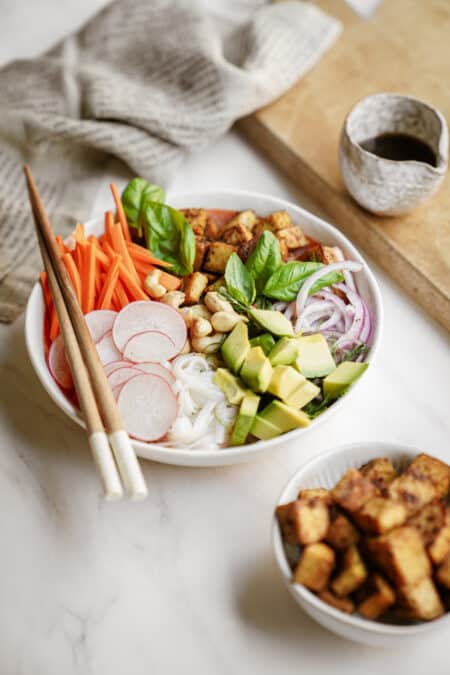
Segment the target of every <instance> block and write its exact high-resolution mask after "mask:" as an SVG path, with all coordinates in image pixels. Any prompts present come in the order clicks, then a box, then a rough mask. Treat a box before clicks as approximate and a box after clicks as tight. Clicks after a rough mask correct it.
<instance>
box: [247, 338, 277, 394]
mask: <svg viewBox="0 0 450 675" xmlns="http://www.w3.org/2000/svg"><path fill="white" fill-rule="evenodd" d="M240 376H241V378H242V380H243V381H244V382H245V384H247V385H248V386H249V387H250V389H251V390H252V391H256V392H259V393H263V392H264V391H266V389H267V387H268V386H269V382H270V379H271V377H272V366H271V365H270V361H269V359H268V358H267V356H266V355H265V354H264V352H263V350H262V347H251V348H250V349H249V350H248V353H247V356H246V357H245V359H244V363H243V364H242V368H241V371H240Z"/></svg>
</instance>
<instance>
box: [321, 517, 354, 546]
mask: <svg viewBox="0 0 450 675" xmlns="http://www.w3.org/2000/svg"><path fill="white" fill-rule="evenodd" d="M358 539H359V533H358V530H357V529H356V528H355V527H354V525H353V524H352V523H351V522H350V520H349V519H348V518H347V516H344V514H343V513H338V514H337V515H336V517H335V518H334V519H332V520H331V523H330V527H329V528H328V532H327V534H326V537H325V541H326V542H327V544H330V546H332V547H333V548H334V549H336V550H337V551H343V550H345V549H346V548H348V547H349V546H352V544H356V542H357V541H358Z"/></svg>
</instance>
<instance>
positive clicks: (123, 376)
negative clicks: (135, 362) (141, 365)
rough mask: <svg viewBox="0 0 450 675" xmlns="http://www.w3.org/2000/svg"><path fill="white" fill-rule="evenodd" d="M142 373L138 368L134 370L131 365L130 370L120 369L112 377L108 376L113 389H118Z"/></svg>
mask: <svg viewBox="0 0 450 675" xmlns="http://www.w3.org/2000/svg"><path fill="white" fill-rule="evenodd" d="M140 373H141V371H140V370H138V369H137V368H132V367H131V365H130V366H129V367H128V368H119V369H118V370H115V371H114V372H113V373H111V375H108V382H109V384H110V386H111V388H112V389H114V387H117V385H119V384H123V383H124V382H128V380H130V379H131V378H132V377H135V376H136V375H140Z"/></svg>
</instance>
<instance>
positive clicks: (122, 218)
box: [109, 183, 131, 241]
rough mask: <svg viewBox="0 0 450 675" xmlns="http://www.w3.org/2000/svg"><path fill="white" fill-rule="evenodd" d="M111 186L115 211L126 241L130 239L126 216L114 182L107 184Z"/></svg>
mask: <svg viewBox="0 0 450 675" xmlns="http://www.w3.org/2000/svg"><path fill="white" fill-rule="evenodd" d="M109 187H110V188H111V192H112V195H113V198H114V202H115V204H116V211H117V217H118V219H119V223H120V226H121V228H122V232H123V236H124V238H125V240H126V241H131V235H130V229H129V227H128V221H127V217H126V215H125V211H124V210H123V204H122V200H121V199H120V195H119V192H118V190H117V187H116V186H115V185H114V183H111V185H110V186H109Z"/></svg>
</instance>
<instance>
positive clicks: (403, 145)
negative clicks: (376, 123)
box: [360, 134, 437, 166]
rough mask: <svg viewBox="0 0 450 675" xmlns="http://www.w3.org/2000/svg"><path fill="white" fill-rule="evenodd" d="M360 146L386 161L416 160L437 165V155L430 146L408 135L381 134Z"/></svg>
mask: <svg viewBox="0 0 450 675" xmlns="http://www.w3.org/2000/svg"><path fill="white" fill-rule="evenodd" d="M360 145H361V147H362V148H364V150H368V151H369V152H371V153H372V154H374V155H378V157H383V158H384V159H393V160H396V161H397V162H406V161H408V160H415V161H417V162H425V163H426V164H431V166H436V164H437V158H436V155H435V153H434V151H433V150H432V149H431V148H430V146H429V145H428V144H427V143H424V142H423V141H421V140H419V139H418V138H414V136H409V135H408V134H381V135H380V136H375V138H369V139H367V141H363V142H362V143H360Z"/></svg>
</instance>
